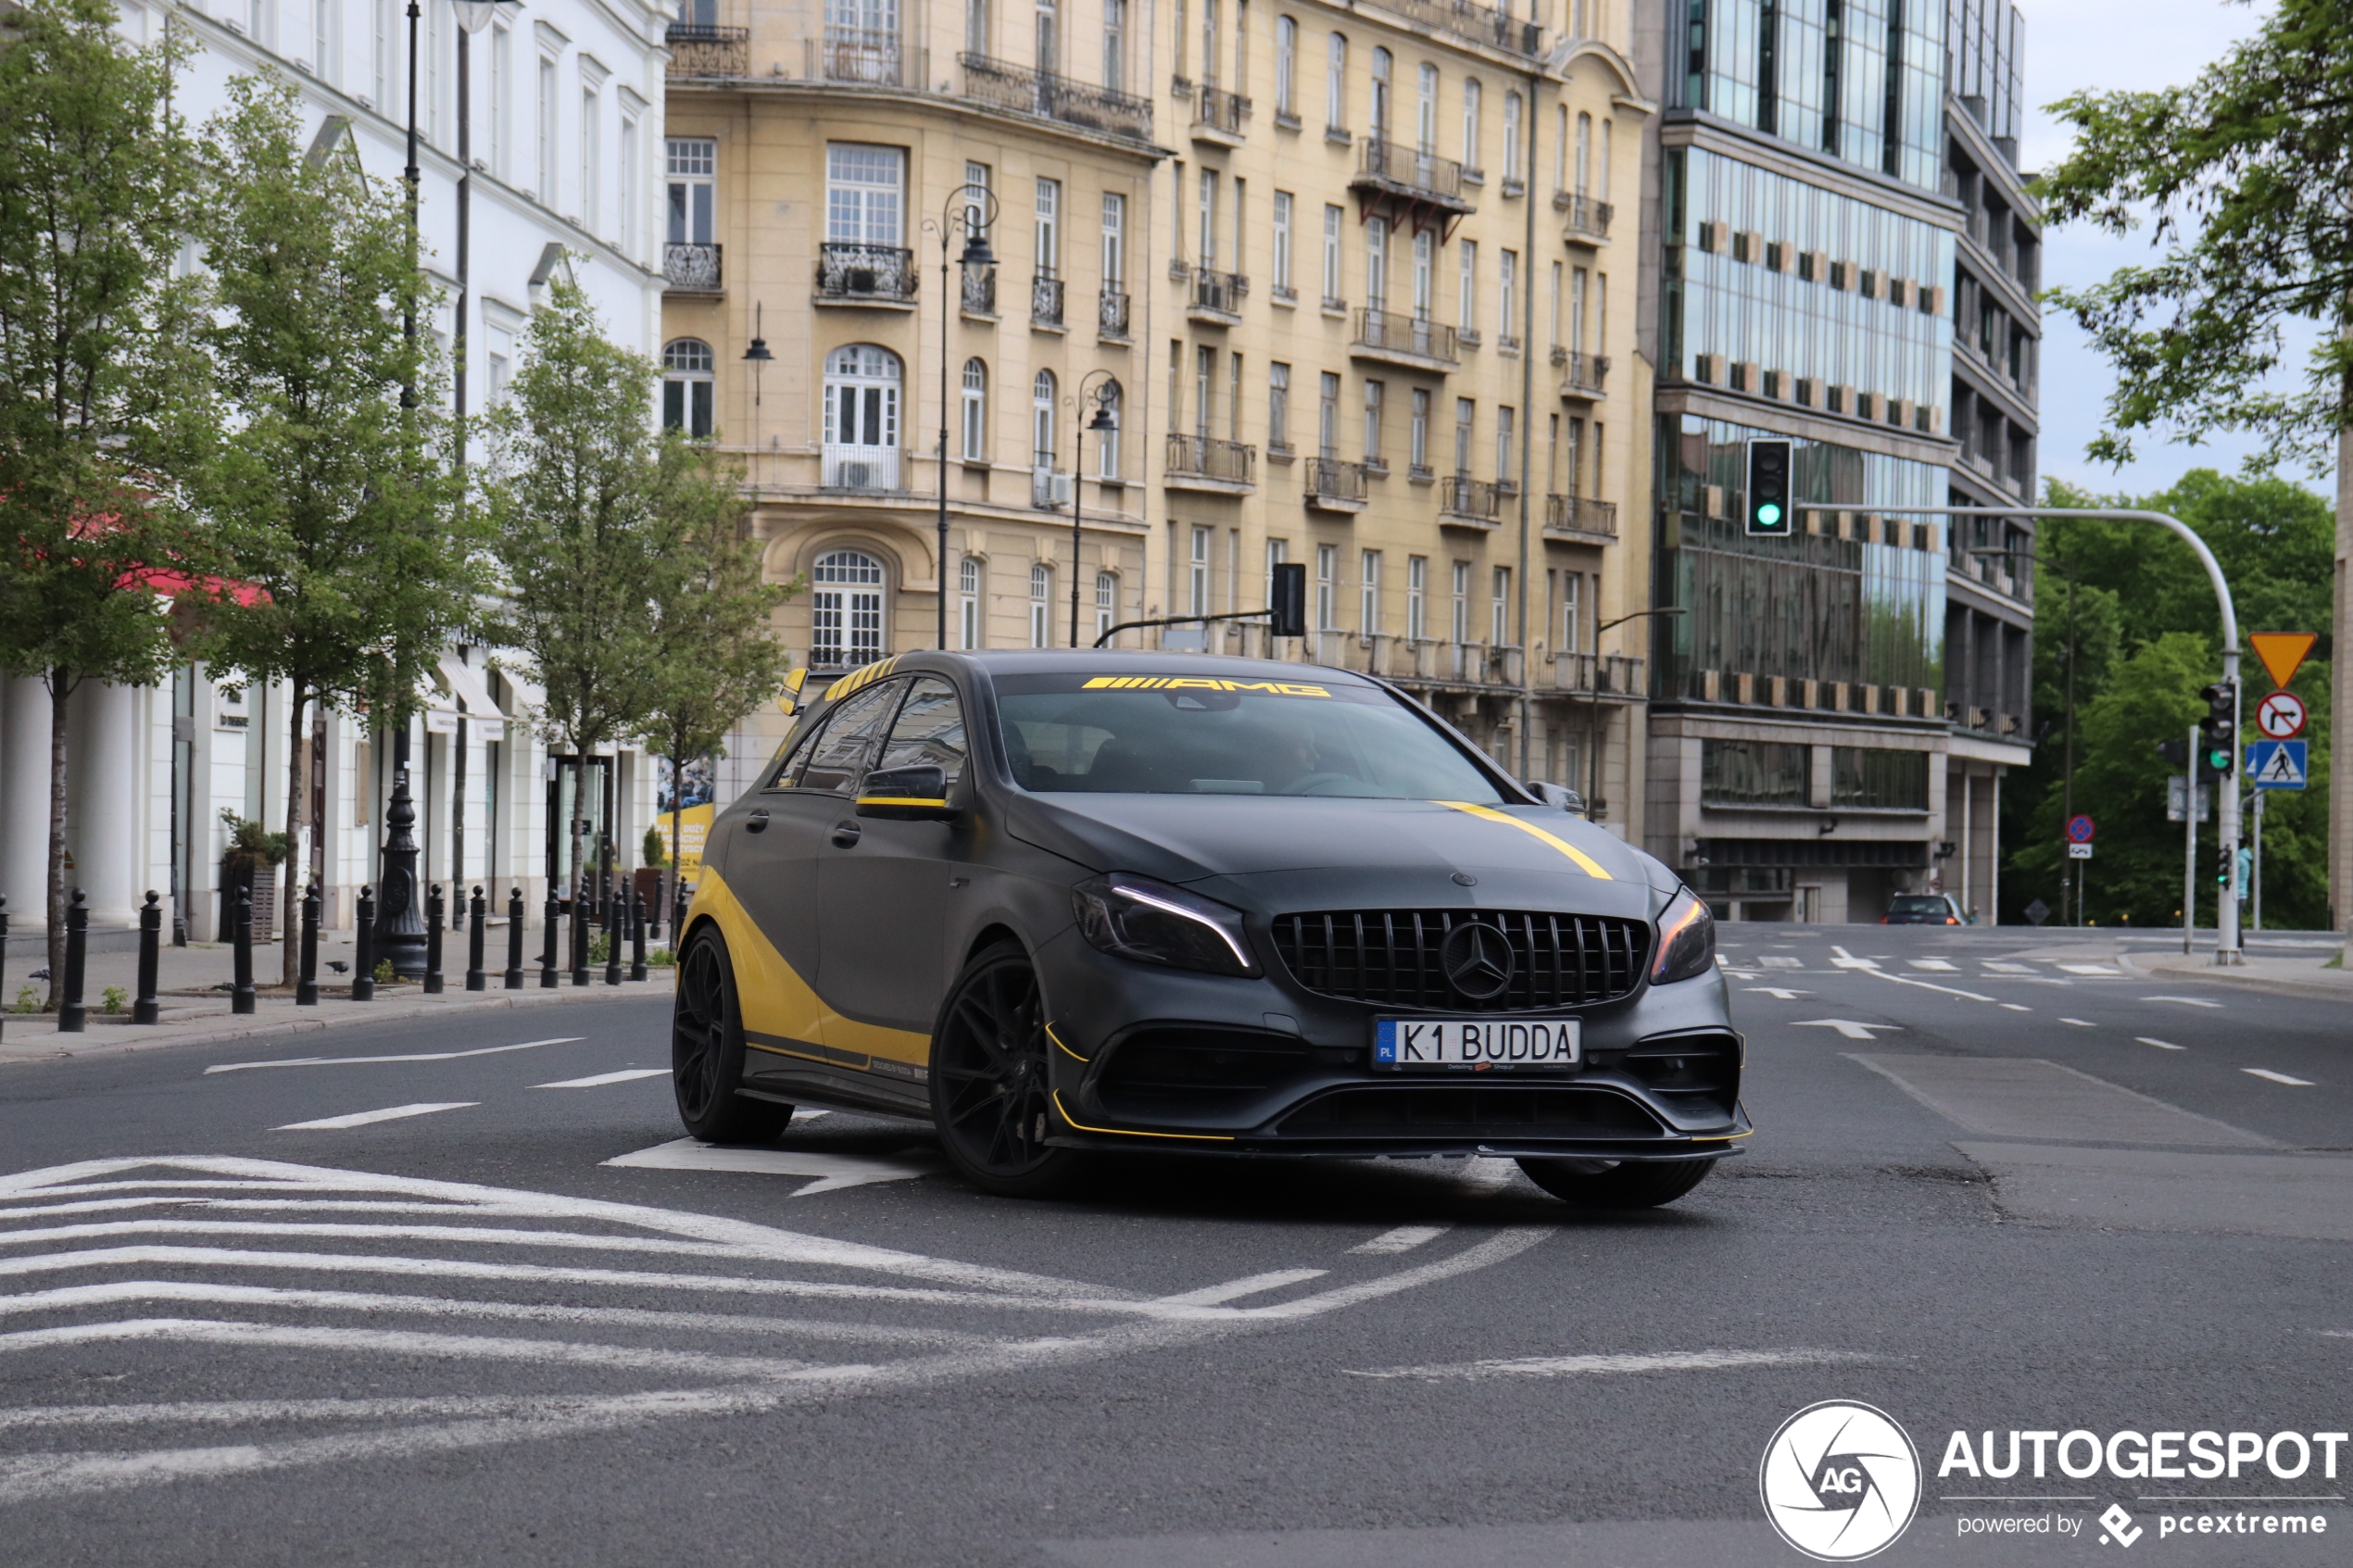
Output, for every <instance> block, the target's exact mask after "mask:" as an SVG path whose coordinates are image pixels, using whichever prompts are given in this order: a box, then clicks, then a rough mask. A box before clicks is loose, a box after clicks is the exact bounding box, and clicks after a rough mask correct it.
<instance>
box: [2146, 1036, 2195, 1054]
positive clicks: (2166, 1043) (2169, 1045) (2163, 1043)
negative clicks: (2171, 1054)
mask: <svg viewBox="0 0 2353 1568" xmlns="http://www.w3.org/2000/svg"><path fill="white" fill-rule="evenodd" d="M2133 1040H2134V1041H2135V1042H2137V1043H2138V1044H2140V1045H2144V1046H2155V1047H2157V1048H2158V1050H2161V1051H2185V1050H2188V1049H2189V1048H2190V1047H2187V1046H2177V1045H2175V1044H2174V1043H2173V1042H2172V1041H2171V1040H2152V1039H2150V1038H2149V1037H2148V1036H2147V1035H2133Z"/></svg>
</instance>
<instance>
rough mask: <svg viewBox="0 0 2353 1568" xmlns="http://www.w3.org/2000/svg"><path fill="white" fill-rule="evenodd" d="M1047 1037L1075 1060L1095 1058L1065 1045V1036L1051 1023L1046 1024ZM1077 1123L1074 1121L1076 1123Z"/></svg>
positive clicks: (1064, 1053)
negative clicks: (1058, 1032)
mask: <svg viewBox="0 0 2353 1568" xmlns="http://www.w3.org/2000/svg"><path fill="white" fill-rule="evenodd" d="M1046 1038H1048V1039H1050V1040H1051V1041H1053V1042H1054V1046H1055V1047H1056V1048H1057V1049H1059V1050H1060V1051H1061V1052H1062V1053H1063V1055H1064V1056H1066V1057H1068V1058H1070V1060H1073V1061H1091V1060H1094V1059H1093V1058H1092V1057H1084V1056H1080V1055H1079V1054H1078V1053H1077V1052H1076V1051H1075V1050H1072V1049H1071V1048H1070V1047H1068V1046H1065V1045H1063V1037H1062V1036H1061V1035H1057V1034H1055V1033H1054V1026H1053V1025H1052V1024H1051V1023H1049V1024H1048V1025H1046ZM1063 1120H1065V1121H1067V1120H1069V1119H1068V1118H1067V1117H1065V1118H1063ZM1075 1124H1076V1123H1074V1125H1075Z"/></svg>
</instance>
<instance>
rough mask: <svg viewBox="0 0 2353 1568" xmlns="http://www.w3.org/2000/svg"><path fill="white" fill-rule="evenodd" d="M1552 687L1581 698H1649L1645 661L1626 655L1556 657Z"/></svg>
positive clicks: (1567, 655)
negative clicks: (1644, 672) (1645, 679)
mask: <svg viewBox="0 0 2353 1568" xmlns="http://www.w3.org/2000/svg"><path fill="white" fill-rule="evenodd" d="M1551 663H1552V687H1553V689H1554V691H1562V692H1573V693H1575V694H1577V695H1579V696H1595V697H1618V698H1621V699H1630V698H1635V697H1641V696H1647V695H1648V692H1649V688H1648V687H1647V686H1645V685H1644V684H1643V673H1642V671H1643V661H1642V659H1639V658H1636V657H1634V656H1633V655H1630V654H1622V653H1567V652H1563V653H1556V654H1554V655H1553V657H1552V660H1551Z"/></svg>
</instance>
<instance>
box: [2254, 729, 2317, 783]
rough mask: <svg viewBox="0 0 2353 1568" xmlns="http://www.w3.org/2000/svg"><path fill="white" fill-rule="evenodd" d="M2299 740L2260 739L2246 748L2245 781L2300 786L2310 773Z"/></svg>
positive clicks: (2304, 743)
mask: <svg viewBox="0 0 2353 1568" xmlns="http://www.w3.org/2000/svg"><path fill="white" fill-rule="evenodd" d="M2308 744H2309V743H2308V742H2305V741H2300V740H2259V741H2255V742H2252V743H2250V744H2249V745H2248V746H2247V748H2246V782H2247V783H2249V784H2253V785H2254V786H2255V787H2256V788H2258V789H2302V788H2303V787H2304V781H2305V779H2306V778H2307V777H2309V770H2308V769H2307V768H2306V766H2305V759H2306V752H2305V746H2307V745H2308Z"/></svg>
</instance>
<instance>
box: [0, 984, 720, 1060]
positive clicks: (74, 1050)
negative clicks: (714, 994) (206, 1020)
mask: <svg viewBox="0 0 2353 1568" xmlns="http://www.w3.org/2000/svg"><path fill="white" fill-rule="evenodd" d="M634 985H644V986H646V989H645V990H643V991H640V992H638V993H636V995H637V996H639V997H666V996H668V995H670V994H671V992H672V991H673V989H674V987H673V985H669V984H664V983H660V982H655V981H651V980H645V981H624V982H623V985H622V986H621V987H620V989H621V990H622V991H623V993H624V994H623V995H622V996H619V997H614V996H613V995H612V992H613V990H614V989H615V988H614V987H612V986H609V985H604V984H603V983H602V982H601V981H599V982H598V983H597V984H595V985H588V986H578V985H566V986H564V987H562V988H561V989H560V990H555V991H522V992H512V991H510V992H501V993H496V994H493V995H490V996H485V997H481V998H480V999H479V1000H476V999H472V998H470V997H467V996H466V995H465V994H464V993H462V992H461V993H459V999H457V1000H454V1001H437V1002H434V1001H425V1000H422V999H412V1000H407V1001H402V1002H396V1003H392V1004H389V1005H387V1006H385V1007H384V1009H383V1010H380V1011H369V1012H344V1013H334V1014H332V1015H326V1016H320V1017H311V1018H289V1019H283V1020H277V1021H273V1022H264V1023H236V1024H231V1025H228V1026H226V1027H223V1028H220V1029H197V1030H191V1031H189V1032H188V1033H185V1034H166V1035H156V1034H149V1033H147V1032H145V1030H143V1029H140V1028H139V1027H138V1026H137V1025H134V1024H108V1025H107V1026H106V1029H107V1035H114V1034H115V1033H116V1032H117V1031H120V1033H121V1034H122V1035H126V1036H128V1037H127V1038H107V1037H106V1035H83V1036H82V1038H81V1039H80V1040H77V1041H75V1043H74V1044H73V1045H72V1046H71V1047H62V1046H59V1045H57V1043H56V1042H59V1041H63V1040H67V1039H69V1038H71V1036H69V1035H55V1034H52V1035H43V1036H41V1037H40V1039H39V1042H38V1044H37V1045H35V1046H19V1045H18V1044H16V1043H15V1042H14V1041H12V1040H10V1039H9V1038H8V1037H7V1035H6V1034H5V1033H0V1068H6V1067H16V1066H24V1065H29V1064H31V1063H34V1062H43V1061H65V1060H76V1059H79V1058H82V1057H90V1056H120V1055H124V1054H127V1053H129V1052H132V1051H153V1050H163V1049H165V1048H167V1047H172V1046H204V1045H214V1044H218V1043H221V1042H224V1041H229V1040H252V1039H262V1038H267V1037H269V1036H271V1035H312V1034H317V1033H319V1032H320V1031H321V1030H326V1029H340V1028H346V1027H348V1026H350V1025H353V1024H359V1023H393V1022H400V1021H402V1020H404V1019H416V1018H442V1017H447V1016H448V1015H449V1014H452V1013H471V1012H499V1011H506V1010H512V1009H516V1008H534V1007H555V1006H558V1005H560V1004H561V1003H564V1002H592V1001H598V1000H613V1001H629V1000H633V999H635V998H633V997H630V996H629V995H627V994H626V993H627V991H628V989H629V987H631V986H634ZM232 1016H233V1015H232ZM44 1047H45V1048H44ZM36 1051H37V1052H38V1054H35V1052H36Z"/></svg>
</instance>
